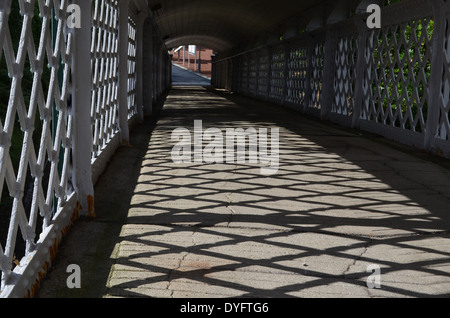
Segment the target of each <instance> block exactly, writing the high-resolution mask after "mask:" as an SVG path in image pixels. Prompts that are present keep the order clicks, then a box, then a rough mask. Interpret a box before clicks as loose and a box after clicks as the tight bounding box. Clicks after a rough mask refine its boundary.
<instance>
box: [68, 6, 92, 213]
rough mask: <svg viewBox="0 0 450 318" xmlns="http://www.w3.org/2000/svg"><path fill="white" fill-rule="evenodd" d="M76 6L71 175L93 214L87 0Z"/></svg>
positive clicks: (89, 9)
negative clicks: (79, 14)
mask: <svg viewBox="0 0 450 318" xmlns="http://www.w3.org/2000/svg"><path fill="white" fill-rule="evenodd" d="M75 3H76V4H78V5H79V6H80V10H81V12H82V14H81V17H80V19H81V27H80V28H74V29H72V32H73V33H74V37H73V48H74V54H73V58H72V80H73V92H72V93H73V99H72V101H73V116H74V127H73V179H74V185H75V190H76V192H77V194H78V201H79V203H80V204H81V206H82V211H81V213H82V214H87V215H89V216H93V215H94V205H93V202H94V186H93V183H92V170H91V154H92V126H91V109H90V106H91V91H92V80H91V78H92V68H91V48H90V43H91V16H92V6H91V3H90V2H89V1H84V0H76V1H75Z"/></svg>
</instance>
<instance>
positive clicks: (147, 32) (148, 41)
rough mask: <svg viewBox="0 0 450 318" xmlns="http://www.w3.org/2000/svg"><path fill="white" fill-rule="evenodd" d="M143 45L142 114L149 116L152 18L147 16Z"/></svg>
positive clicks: (151, 102)
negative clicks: (143, 90) (144, 79)
mask: <svg viewBox="0 0 450 318" xmlns="http://www.w3.org/2000/svg"><path fill="white" fill-rule="evenodd" d="M145 39H146V41H145V45H146V51H145V52H146V54H145V58H146V61H147V63H146V68H145V78H146V81H145V90H146V94H147V95H146V96H147V98H146V100H145V105H144V115H145V116H151V115H152V113H153V72H154V69H153V20H152V17H151V16H150V17H148V18H147V20H146V23H145Z"/></svg>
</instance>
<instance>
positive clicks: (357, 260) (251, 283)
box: [40, 87, 450, 298]
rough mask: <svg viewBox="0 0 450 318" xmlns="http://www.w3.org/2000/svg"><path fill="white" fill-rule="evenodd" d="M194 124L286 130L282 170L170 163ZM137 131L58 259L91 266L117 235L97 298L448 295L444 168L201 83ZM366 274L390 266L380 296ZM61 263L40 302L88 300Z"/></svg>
mask: <svg viewBox="0 0 450 318" xmlns="http://www.w3.org/2000/svg"><path fill="white" fill-rule="evenodd" d="M194 119H201V120H203V127H204V128H205V129H206V128H210V127H217V128H219V129H222V130H223V131H225V129H226V128H238V127H243V128H247V127H252V126H255V127H268V128H270V127H279V128H280V145H281V146H280V157H279V169H278V172H277V173H276V174H274V175H271V176H265V175H262V174H261V171H260V167H261V164H248V163H246V164H237V163H232V164H224V163H222V164H201V163H183V164H177V163H175V162H173V161H172V158H171V150H172V147H173V146H174V144H175V143H174V142H173V141H172V140H171V133H172V131H173V130H174V129H176V128H179V127H185V128H186V129H188V130H190V131H193V128H194ZM146 125H148V126H146ZM151 125H153V126H151ZM136 135H138V136H140V137H133V138H135V140H136V141H135V143H134V144H135V147H136V148H133V149H135V153H134V154H131V153H127V152H126V149H122V150H121V151H120V152H119V156H118V157H116V158H114V159H113V161H112V162H111V165H110V167H109V169H108V171H107V172H106V173H105V175H104V176H102V178H103V179H102V180H101V181H100V182H99V184H98V185H97V187H96V198H97V201H96V210H97V214H98V215H99V216H100V217H99V218H98V219H95V220H90V221H82V222H81V223H80V224H79V227H78V228H77V227H75V228H74V230H73V231H77V230H78V232H77V233H78V235H73V236H72V238H71V237H70V236H69V238H68V239H73V238H76V239H79V240H80V242H83V241H87V242H86V245H87V246H86V247H80V245H78V246H77V244H75V243H70V242H67V245H65V246H64V248H65V249H66V253H65V257H69V256H70V258H68V260H67V259H66V260H64V259H61V260H60V261H59V262H60V264H67V262H69V261H70V262H73V263H80V264H82V265H83V268H85V269H86V270H88V269H90V268H92V267H91V265H89V264H88V263H86V262H89V261H92V259H93V258H96V257H97V256H96V254H97V253H98V251H99V246H98V244H99V243H98V242H97V241H94V240H92V239H91V240H87V239H86V238H83V236H89V235H90V236H91V238H95V239H97V238H98V239H105V237H108V238H109V243H103V249H102V251H103V252H102V257H104V259H105V258H106V260H105V261H104V265H103V267H102V271H103V272H104V273H107V275H105V274H103V275H102V276H101V277H100V278H99V279H97V282H101V283H103V285H102V286H100V287H97V288H94V287H92V284H91V285H90V288H91V294H90V295H92V293H94V290H95V291H96V292H97V294H96V295H97V297H162V298H169V297H175V298H177V297H182V298H196V297H211V298H212V297H221V298H222V297H283V298H284V297H326V298H331V297H332V298H335V297H339V298H349V297H355V298H356V297H431V296H440V297H442V296H447V297H448V296H449V295H450V250H449V246H450V241H449V240H450V237H449V235H448V233H449V230H450V213H449V209H448V207H449V206H450V195H449V193H450V179H449V175H450V174H449V171H448V170H446V168H444V166H441V165H438V164H436V163H435V162H433V161H435V160H433V161H431V160H426V158H425V157H424V155H423V154H420V156H418V155H417V156H416V155H414V153H413V151H412V150H410V151H409V152H405V151H403V150H402V149H400V148H397V147H395V146H391V145H390V144H388V143H382V142H380V141H379V140H378V139H377V138H374V137H373V136H370V135H369V136H368V135H364V134H363V133H360V132H355V131H351V130H345V129H343V130H341V129H339V128H337V127H336V126H334V125H333V126H331V125H327V124H326V123H324V122H319V121H315V120H313V119H308V118H305V117H302V116H301V115H299V114H297V113H293V112H292V111H290V110H287V109H280V108H275V107H273V106H271V105H268V104H265V103H262V102H257V101H254V100H249V99H247V98H243V97H240V96H236V95H229V94H226V93H219V92H216V91H212V90H208V89H206V88H204V87H174V88H173V90H172V92H171V94H170V95H169V96H168V98H167V100H166V104H165V106H164V109H163V110H162V113H161V115H160V117H159V120H158V122H157V123H153V124H149V123H145V125H142V126H140V127H139V128H137V131H135V132H134V133H133V136H136ZM143 135H145V136H148V137H147V138H144V137H142V136H143ZM133 156H134V157H133ZM116 161H117V162H116ZM115 169H121V170H120V175H122V174H123V175H124V176H123V177H124V179H120V178H119V177H118V176H117V173H118V172H116V171H114V170H115ZM111 228H112V229H114V230H111ZM76 248H78V252H76V253H75V252H73V253H71V252H70V251H72V250H73V249H76ZM86 255H90V257H86ZM99 262H100V259H97V261H96V264H97V266H98V264H99ZM56 264H58V262H57V263H56ZM370 265H377V266H379V268H380V275H381V276H380V277H381V288H379V289H378V288H374V289H372V288H369V286H368V284H367V282H368V281H367V280H368V278H369V277H370V275H371V274H372V272H371V271H368V268H369V266H370ZM57 266H58V265H55V270H54V272H53V273H50V275H49V278H48V282H44V284H43V289H42V291H41V292H40V296H41V297H46V296H48V295H52V292H51V291H49V290H50V289H52V288H53V292H55V291H58V293H59V295H60V296H67V295H81V294H82V293H83V291H78V294H73V291H72V292H71V291H67V290H65V289H64V287H59V288H56V287H54V286H55V285H57V284H58V282H59V283H60V284H63V283H62V282H63V281H65V273H64V272H63V269H57V268H56V267H57ZM87 279H90V276H88V277H87ZM49 286H51V288H50V287H49ZM66 289H67V288H66ZM85 292H87V291H85ZM53 295H54V294H53Z"/></svg>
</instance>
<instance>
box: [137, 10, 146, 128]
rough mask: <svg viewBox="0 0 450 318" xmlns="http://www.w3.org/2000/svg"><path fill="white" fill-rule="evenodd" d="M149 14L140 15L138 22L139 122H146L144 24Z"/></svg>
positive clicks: (142, 13)
mask: <svg viewBox="0 0 450 318" xmlns="http://www.w3.org/2000/svg"><path fill="white" fill-rule="evenodd" d="M146 18H147V13H145V12H143V11H142V12H141V13H139V15H138V17H137V21H136V105H137V111H138V118H139V121H141V122H142V121H143V120H144V89H143V87H144V86H143V82H144V74H143V72H144V23H145V19H146Z"/></svg>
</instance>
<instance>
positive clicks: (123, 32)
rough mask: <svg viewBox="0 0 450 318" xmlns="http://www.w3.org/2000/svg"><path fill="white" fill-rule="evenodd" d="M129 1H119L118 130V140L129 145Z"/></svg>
mask: <svg viewBox="0 0 450 318" xmlns="http://www.w3.org/2000/svg"><path fill="white" fill-rule="evenodd" d="M129 4H130V0H120V1H119V87H118V91H119V92H118V93H119V96H118V101H119V129H120V140H121V142H122V143H123V144H129V142H130V131H129V127H128V98H127V97H128V8H129Z"/></svg>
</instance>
